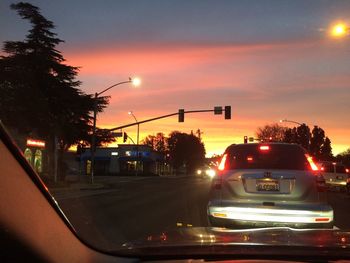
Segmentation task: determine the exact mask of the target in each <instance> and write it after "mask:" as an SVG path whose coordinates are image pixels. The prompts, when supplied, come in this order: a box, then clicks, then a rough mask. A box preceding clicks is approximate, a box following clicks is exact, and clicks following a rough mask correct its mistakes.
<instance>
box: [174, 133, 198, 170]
mask: <svg viewBox="0 0 350 263" xmlns="http://www.w3.org/2000/svg"><path fill="white" fill-rule="evenodd" d="M167 144H168V148H169V154H170V161H171V164H172V165H173V167H174V168H175V169H177V168H179V167H181V166H183V165H185V166H186V171H187V173H192V172H193V171H194V170H195V169H196V168H197V167H198V166H200V165H203V163H204V160H205V148H204V144H203V143H202V142H201V141H200V139H199V138H198V137H197V136H195V135H193V134H187V133H182V132H178V131H173V132H171V133H170V135H169V137H168V140H167Z"/></svg>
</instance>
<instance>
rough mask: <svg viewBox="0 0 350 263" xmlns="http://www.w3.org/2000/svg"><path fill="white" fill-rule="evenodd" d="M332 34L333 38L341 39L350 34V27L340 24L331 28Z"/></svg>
mask: <svg viewBox="0 0 350 263" xmlns="http://www.w3.org/2000/svg"><path fill="white" fill-rule="evenodd" d="M330 33H331V35H332V36H333V37H336V38H340V37H343V36H345V35H348V34H349V33H350V27H348V26H347V25H346V24H344V23H338V24H335V25H334V26H333V27H332V28H331V31H330Z"/></svg>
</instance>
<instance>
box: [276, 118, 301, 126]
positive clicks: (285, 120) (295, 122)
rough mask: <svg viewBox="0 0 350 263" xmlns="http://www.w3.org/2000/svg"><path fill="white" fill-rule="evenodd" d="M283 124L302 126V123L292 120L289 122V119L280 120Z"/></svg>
mask: <svg viewBox="0 0 350 263" xmlns="http://www.w3.org/2000/svg"><path fill="white" fill-rule="evenodd" d="M282 122H290V123H294V124H298V125H299V126H300V125H302V123H300V122H297V121H291V120H287V119H283V120H280V123H282Z"/></svg>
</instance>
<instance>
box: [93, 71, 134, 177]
mask: <svg viewBox="0 0 350 263" xmlns="http://www.w3.org/2000/svg"><path fill="white" fill-rule="evenodd" d="M126 83H132V84H133V85H134V86H135V87H137V86H139V85H140V84H141V80H140V79H139V78H129V80H127V81H122V82H119V83H117V84H114V85H112V86H110V87H108V88H106V89H104V90H103V91H101V92H96V93H95V97H94V117H93V128H92V139H91V183H93V182H94V173H95V172H94V170H95V150H96V149H95V148H96V118H97V98H98V96H100V95H101V94H102V93H105V92H106V91H108V90H110V89H111V88H114V87H115V86H119V85H122V84H126Z"/></svg>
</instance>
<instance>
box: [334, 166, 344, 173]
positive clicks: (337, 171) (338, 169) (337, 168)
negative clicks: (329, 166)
mask: <svg viewBox="0 0 350 263" xmlns="http://www.w3.org/2000/svg"><path fill="white" fill-rule="evenodd" d="M335 172H336V173H340V174H345V173H346V170H345V166H344V165H336V166H335Z"/></svg>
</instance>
